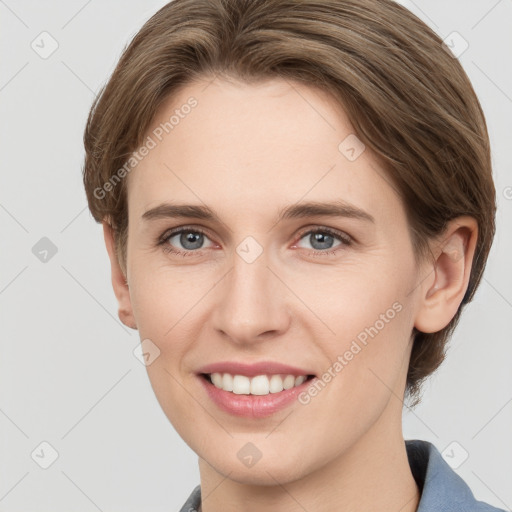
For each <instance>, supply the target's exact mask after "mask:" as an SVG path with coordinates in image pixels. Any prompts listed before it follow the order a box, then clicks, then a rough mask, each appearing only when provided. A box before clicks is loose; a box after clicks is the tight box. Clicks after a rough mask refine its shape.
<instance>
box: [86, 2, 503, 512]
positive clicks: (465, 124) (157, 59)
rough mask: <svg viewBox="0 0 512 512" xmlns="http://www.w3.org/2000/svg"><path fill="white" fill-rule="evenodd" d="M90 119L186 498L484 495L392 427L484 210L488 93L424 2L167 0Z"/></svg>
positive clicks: (258, 503)
mask: <svg viewBox="0 0 512 512" xmlns="http://www.w3.org/2000/svg"><path fill="white" fill-rule="evenodd" d="M84 142H85V148H86V160H85V166H84V183H85V187H86V191H87V197H88V201H89V207H90V210H91V212H92V214H93V216H94V218H95V219H96V220H97V221H98V222H102V223H103V227H104V235H105V243H106V246H107V250H108V254H109V257H110V261H111V267H112V283H113V287H114V291H115V294H116V297H117V300H118V302H119V316H120V319H121V320H122V321H123V323H125V324H126V325H128V326H130V327H132V328H134V329H138V330H139V332H140V338H141V342H142V349H143V352H144V354H145V357H146V365H147V370H148V375H149V378H150V381H151V384H152V387H153V389H154V391H155V394H156V396H157V398H158V400H159V403H160V404H161V406H162V409H163V411H164V412H165V414H166V415H167V417H168V418H169V420H170V421H171V423H172V424H173V426H174V427H175V429H176V430H177V432H178V433H179V434H180V436H181V437H182V438H183V439H184V440H185V442H186V443H187V444H188V445H189V446H190V447H191V448H192V449H193V450H194V451H195V452H196V453H197V454H198V456H199V469H200V476H201V482H200V486H197V487H196V489H194V491H193V492H192V494H191V495H190V497H189V499H188V500H187V502H186V503H185V504H184V506H183V508H182V510H183V511H189V510H202V511H203V512H215V511H217V510H223V511H226V510H235V509H236V510H245V511H247V510H262V509H263V510H267V509H268V510H283V511H285V510H286V511H288V510H311V511H312V510H315V511H324V510H325V511H332V510H358V511H362V510H393V511H399V510H400V511H401V512H412V511H418V512H427V511H434V510H435V511H439V510H450V511H454V510H475V511H476V510H478V511H492V510H498V509H496V508H494V507H491V506H490V505H487V504H485V503H482V502H478V501H476V499H475V498H474V496H473V495H472V493H471V491H470V489H469V487H468V486H467V485H466V484H465V483H464V482H463V481H462V479H460V477H459V476H458V475H457V474H456V473H455V472H454V471H453V470H452V469H451V468H450V467H449V466H448V464H447V463H446V462H445V461H444V460H443V458H442V457H441V454H440V453H439V451H438V450H437V448H436V447H435V446H434V445H432V444H431V443H428V442H426V441H421V440H412V441H411V440H409V441H404V439H403V434H402V424H401V414H402V407H403V400H404V397H405V398H407V399H409V400H411V402H412V405H416V404H417V403H418V402H419V400H420V387H421V383H422V382H423V381H424V379H425V378H426V377H428V376H429V375H430V374H432V372H434V371H435V370H436V369H437V368H438V367H439V365H440V364H441V362H442V360H443V358H444V349H445V345H446V343H447V341H448V339H449V336H450V334H451V333H452V331H453V329H454V328H455V326H456V324H457V322H458V320H459V317H460V314H461V311H462V309H463V307H464V306H465V305H466V304H467V303H468V302H469V301H470V300H471V299H472V297H473V295H474V293H475V290H476V288H477V286H478V284H479V282H480V280H481V277H482V273H483V270H484V267H485V263H486V260H487V256H488V253H489V250H490V247H491V243H492V239H493V236H494V231H495V224H494V215H495V209H496V205H495V191H494V185H493V181H492V175H491V161H490V148H489V140H488V135H487V129H486V124H485V119H484V116H483V113H482V110H481V108H480V104H479V102H478V99H477V98H476V96H475V93H474V91H473V89H472V87H471V84H470V82H469V80H468V78H467V76H466V74H465V73H464V71H463V69H462V67H461V66H460V64H459V63H458V61H457V60H456V59H455V58H454V56H453V54H451V53H450V52H449V50H448V49H447V48H446V46H445V45H443V44H442V41H441V40H440V39H439V37H438V36H437V35H436V34H434V33H433V32H432V31H431V30H430V29H429V28H428V27H427V26H426V25H425V24H424V23H423V22H421V21H420V20H418V19H417V18H416V17H415V16H414V15H413V14H411V13H410V12H409V11H407V10H406V9H404V8H403V7H401V6H399V5H397V4H395V3H394V2H391V1H389V0H385V1H383V0H357V1H356V0H342V1H340V0H305V1H301V2H297V1H282V0H258V1H250V0H213V1H212V0H174V1H173V2H171V3H169V4H168V5H166V6H165V7H163V8H162V9H161V10H160V11H159V12H157V13H156V14H155V15H154V16H153V17H152V18H151V19H150V20H149V21H148V22H147V23H146V24H145V25H144V26H143V27H142V29H141V30H140V31H139V33H138V34H137V35H136V36H135V38H134V39H133V41H132V42H131V44H130V45H129V46H128V47H127V48H126V50H125V52H124V53H123V55H122V57H121V59H120V61H119V63H118V65H117V67H116V69H115V70H114V73H113V75H112V77H111V78H110V80H109V82H108V83H107V85H106V86H105V88H104V89H103V90H102V91H101V93H100V95H99V96H98V98H97V100H96V101H95V103H94V105H93V107H92V109H91V112H90V115H89V119H88V123H87V127H86V131H85V135H84Z"/></svg>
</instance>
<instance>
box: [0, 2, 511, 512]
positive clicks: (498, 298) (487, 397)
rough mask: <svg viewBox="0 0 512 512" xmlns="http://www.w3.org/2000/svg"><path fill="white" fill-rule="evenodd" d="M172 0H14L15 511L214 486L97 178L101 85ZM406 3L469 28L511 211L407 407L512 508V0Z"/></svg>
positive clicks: (1, 474) (6, 12) (2, 7)
mask: <svg viewBox="0 0 512 512" xmlns="http://www.w3.org/2000/svg"><path fill="white" fill-rule="evenodd" d="M165 3H166V2H165V1H156V0H151V1H150V0H145V1H144V2H142V1H135V0H131V1H120V0H117V1H100V0H89V1H84V0H75V1H69V0H67V1H64V0H60V1H52V2H41V1H35V0H33V1H28V0H6V1H1V0H0V23H1V30H0V38H1V43H2V44H1V55H0V70H1V72H0V119H1V123H0V127H1V134H0V144H1V153H0V155H1V172H2V187H1V188H0V222H1V226H2V233H3V236H2V239H3V246H4V248H3V250H2V251H0V258H1V260H0V262H1V267H0V268H1V273H0V315H1V322H2V325H3V328H2V331H3V335H2V338H1V344H2V345H1V354H0V432H1V436H0V511H3V512H6V511H9V512H21V511H23V512H31V511H37V512H41V511H53V512H59V511H67V510H74V511H76V512H81V511H96V510H101V511H126V512H130V511H140V510H144V511H172V510H178V509H179V508H180V506H181V505H182V504H183V502H184V501H185V499H186V497H187V496H188V495H189V493H190V492H191V491H192V489H193V487H194V486H195V485H197V484H198V483H199V472H198V469H197V456H196V455H195V454H194V453H193V452H192V451H191V450H190V449H189V448H188V447H187V446H186V445H185V443H184V442H183V441H182V440H181V438H179V436H178V435H177V434H176V433H175V432H174V429H173V428H172V426H171V425H170V423H169V422H168V420H167V418H166V417H165V415H164V414H163V412H162V411H161V409H160V407H159V405H158V403H157V401H156V398H155V397H154V395H153V391H152V389H151V386H150V384H149V380H148V377H147V374H146V369H145V367H144V366H143V365H142V364H141V363H140V362H139V360H138V359H137V358H136V357H135V356H134V354H133V350H134V348H135V347H136V346H137V344H138V342H139V339H138V333H137V332H136V331H132V330H129V329H128V328H126V327H124V326H123V325H122V324H121V323H120V322H119V320H118V319H117V304H116V301H115V297H114V294H113V291H112V288H111V283H110V269H109V263H108V258H107V253H106V250H105V248H104V245H103V238H102V232H101V228H100V226H99V225H97V224H96V223H95V222H94V221H93V220H92V217H91V216H90V214H89V212H88V210H87V208H86V200H85V194H84V191H83V187H82V182H81V166H82V161H83V148H82V134H83V128H84V123H85V118H86V115H87V112H88V110H89V108H90V105H91V102H92V100H93V97H94V94H95V92H97V91H98V90H99V87H100V85H102V84H103V83H104V82H105V81H106V80H107V79H108V77H109V76H110V73H111V72H112V70H113V68H114V65H115V63H116V61H117V59H118V57H119V55H120V53H121V51H122V49H123V47H124V46H125V44H127V43H128V42H129V40H130V39H131V37H132V36H133V35H134V34H135V32H136V31H137V30H138V29H139V28H140V27H141V26H142V24H143V22H144V21H145V20H147V19H148V18H149V17H150V16H151V15H152V14H153V13H154V12H156V10H157V9H158V8H160V7H161V6H163V5H164V4H165ZM403 3H404V5H406V6H407V7H409V8H410V9H411V10H412V11H413V12H414V13H416V14H417V15H418V16H419V17H420V18H422V19H423V20H424V21H425V22H426V23H427V24H429V25H430V26H431V27H432V28H434V29H435V30H436V32H437V33H438V34H440V35H441V36H442V37H443V38H444V37H446V36H449V35H450V34H452V32H454V31H456V32H458V33H459V34H460V35H461V36H462V37H463V38H464V40H466V41H467V42H468V44H469V47H468V48H467V49H466V51H464V52H463V53H462V54H461V55H460V57H459V59H460V61H461V62H462V64H463V66H464V68H465V69H466V71H467V73H468V74H469V76H470V78H471V80H472V82H473V85H474V88H475V90H476V92H477V94H478V96H479V98H480V100H481V103H482V106H483V109H484V111H485V113H486V117H487V121H488V126H489V131H490V137H491V143H492V147H493V162H494V176H495V183H496V189H497V196H498V208H499V209H498V218H497V223H498V231H497V235H496V238H495V242H494V245H493V249H492V252H491V255H490V259H489V263H488V267H487V270H486V273H485V276H484V279H483V281H482V284H481V286H480V289H479V291H478V293H477V296H476V298H475V300H474V302H473V303H472V304H471V305H470V306H469V307H468V308H467V310H466V313H465V315H464V316H463V319H462V322H461V324H460V325H459V327H458V329H457V330H456V333H455V335H454V337H453V339H452V341H451V343H450V350H449V353H448V359H447V361H446V362H445V363H444V365H443V366H442V368H441V369H440V370H439V372H438V373H437V374H435V375H434V376H433V377H432V378H431V380H430V381H429V382H428V384H427V385H426V386H425V393H424V399H423V403H422V404H421V405H420V406H419V407H418V408H417V409H416V410H414V411H408V410H407V408H404V437H405V438H406V439H413V438H418V439H425V440H429V441H431V442H433V443H434V444H435V445H436V446H437V447H438V448H439V450H440V451H443V452H444V453H445V454H446V458H447V460H450V462H451V463H452V464H453V465H454V466H458V467H457V469H456V471H457V473H458V474H459V475H461V477H462V478H463V479H464V480H465V481H466V482H467V483H468V484H469V485H470V487H471V488H472V490H473V492H474V494H475V495H476V497H477V499H480V500H483V501H487V502H489V503H491V504H493V505H495V506H498V507H501V508H505V509H507V510H510V507H511V506H512V486H511V485H510V484H511V475H512V471H511V469H512V441H511V436H510V433H511V426H512V372H511V371H510V366H511V361H512V357H511V353H512V343H511V341H512V340H511V334H510V318H511V315H512V272H511V269H510V254H511V249H512V248H511V236H510V233H511V228H512V226H511V224H512V222H511V220H512V188H511V187H512V172H511V154H512V153H511V151H510V141H511V140H512V133H511V132H512V130H511V122H510V119H511V116H512V72H511V65H510V64H511V60H510V59H511V49H512V31H511V30H510V22H511V20H512V1H511V0H500V1H497V0H479V1H466V2H459V1H448V2H447V1H446V0H445V1H440V0H437V1H432V0H430V1H428V2H427V1H426V0H422V1H420V0H416V1H415V2H412V1H405V0H404V2H403ZM43 31H47V32H48V33H49V34H51V37H52V38H53V39H54V40H56V41H57V43H58V48H57V50H56V51H55V52H54V53H53V54H52V55H50V56H49V57H47V58H45V59H44V58H42V57H41V56H40V55H39V54H38V53H36V51H34V49H33V48H32V47H31V44H32V42H33V41H34V40H35V41H36V43H37V42H38V41H39V43H38V44H39V45H40V46H42V43H41V42H40V41H41V39H40V38H39V39H38V36H39V34H40V33H41V32H43ZM45 41H46V43H45V48H46V50H48V49H49V48H50V43H51V41H50V40H49V39H46V40H45ZM460 48H461V47H460V46H459V49H460ZM41 51H42V49H41ZM43 237H47V238H48V239H49V240H50V241H51V243H52V244H53V245H54V246H55V249H56V250H57V252H56V253H55V254H52V252H51V248H49V247H50V246H49V245H48V241H47V240H43V241H41V239H42V238H43ZM38 244H39V245H38ZM34 246H35V247H36V248H35V249H33V248H34ZM45 248H46V249H49V252H48V253H47V255H46V262H43V261H41V260H40V258H42V257H43V256H44V252H43V253H40V251H42V250H44V249H45ZM55 249H54V250H55ZM34 253H35V254H34ZM42 442H47V443H49V444H50V445H51V447H53V449H54V450H56V452H58V458H57V459H56V460H55V461H54V462H53V464H51V465H50V466H49V467H48V468H47V469H43V468H42V467H40V465H41V464H43V465H44V464H45V462H46V463H48V462H51V453H52V448H50V447H48V446H47V445H42V446H41V443H42ZM453 443H455V444H453ZM445 449H446V450H445ZM34 451H35V452H34ZM33 453H34V455H33V456H32V455H31V454H33ZM466 456H467V459H466V460H463V459H464V458H465V457H466ZM461 461H463V462H461ZM459 464H460V465H459ZM397 512H398V511H397Z"/></svg>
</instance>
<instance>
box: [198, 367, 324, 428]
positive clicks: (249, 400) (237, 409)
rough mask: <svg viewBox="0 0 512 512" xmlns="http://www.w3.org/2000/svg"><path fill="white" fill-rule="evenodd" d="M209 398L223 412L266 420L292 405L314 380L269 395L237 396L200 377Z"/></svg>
mask: <svg viewBox="0 0 512 512" xmlns="http://www.w3.org/2000/svg"><path fill="white" fill-rule="evenodd" d="M198 377H199V380H200V381H201V382H202V383H203V386H204V388H205V389H206V392H207V393H208V395H209V397H210V398H211V399H212V400H213V401H214V402H215V403H216V404H217V405H218V406H219V407H220V408H221V409H222V410H223V411H226V412H229V413H230V414H234V415H236V416H244V417H247V418H265V417H267V416H271V415H272V414H275V413H276V412H278V411H280V410H282V409H284V408H285V407H286V406H288V405H290V404H291V403H292V402H293V401H294V400H295V399H296V398H297V395H298V394H300V393H301V392H302V391H304V389H305V388H306V387H307V386H309V384H311V382H312V380H314V379H308V380H306V381H304V382H303V383H302V384H301V385H300V386H295V387H293V388H290V389H285V390H283V391H280V392H279V393H269V394H268V395H237V394H236V393H232V392H231V391H224V390H223V389H219V388H217V387H216V386H214V385H213V384H212V383H211V382H210V381H209V380H207V379H206V378H205V377H203V376H202V375H199V376H198Z"/></svg>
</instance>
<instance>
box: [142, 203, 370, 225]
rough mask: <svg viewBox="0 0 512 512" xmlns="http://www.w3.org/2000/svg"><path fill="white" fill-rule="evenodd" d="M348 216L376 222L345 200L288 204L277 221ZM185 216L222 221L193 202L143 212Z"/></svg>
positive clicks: (147, 216) (148, 215) (150, 217)
mask: <svg viewBox="0 0 512 512" xmlns="http://www.w3.org/2000/svg"><path fill="white" fill-rule="evenodd" d="M320 216H326V217H348V218H352V219H359V220H364V221H368V222H373V223H375V219H374V217H373V216H372V215H370V214H369V213H368V212H366V211H365V210H362V209H361V208H358V207H356V206H354V205H352V204H350V203H347V202H345V201H341V200H340V201H332V202H326V203H323V202H318V201H310V202H307V203H299V204H293V205H290V206H287V207H285V208H282V209H281V210H279V214H278V218H277V222H280V221H282V220H287V219H299V218H304V217H320ZM174 217H185V218H194V219H203V220H209V221H213V222H219V223H220V222H221V220H220V218H219V216H218V215H217V214H216V213H215V212H214V211H213V210H212V209H211V208H209V207H208V206H201V205H192V204H172V203H162V204H160V205H158V206H155V207H154V208H151V209H150V210H148V211H146V212H144V213H143V214H142V219H143V220H154V219H162V218H174Z"/></svg>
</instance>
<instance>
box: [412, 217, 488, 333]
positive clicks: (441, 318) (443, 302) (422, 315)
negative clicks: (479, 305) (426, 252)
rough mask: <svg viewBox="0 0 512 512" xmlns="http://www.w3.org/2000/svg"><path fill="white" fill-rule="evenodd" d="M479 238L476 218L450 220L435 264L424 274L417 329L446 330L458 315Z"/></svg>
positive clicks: (435, 253)
mask: <svg viewBox="0 0 512 512" xmlns="http://www.w3.org/2000/svg"><path fill="white" fill-rule="evenodd" d="M477 237H478V224H477V222H476V220H475V219H474V218H473V217H468V216H463V217H458V218H456V219H453V220H452V221H450V222H449V223H448V225H447V227H446V229H445V230H444V232H443V235H442V236H441V237H440V238H439V240H438V241H437V243H436V245H435V248H434V256H435V261H434V262H432V264H431V265H430V266H429V267H426V269H425V270H424V271H426V272H428V274H427V276H426V277H425V276H423V286H422V287H420V288H421V291H420V293H421V297H420V304H419V309H418V312H417V315H416V319H415V324H414V327H416V329H417V330H418V331H421V332H425V333H433V332H438V331H440V330H442V329H443V328H444V327H446V326H447V325H448V324H449V323H450V321H451V319H452V318H453V317H454V316H455V314H456V313H457V310H458V308H459V306H460V304H461V302H462V300H463V298H464V294H465V293H466V290H467V288H468V284H469V278H470V274H471V267H472V263H473V258H474V255H475V247H476V242H477Z"/></svg>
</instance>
